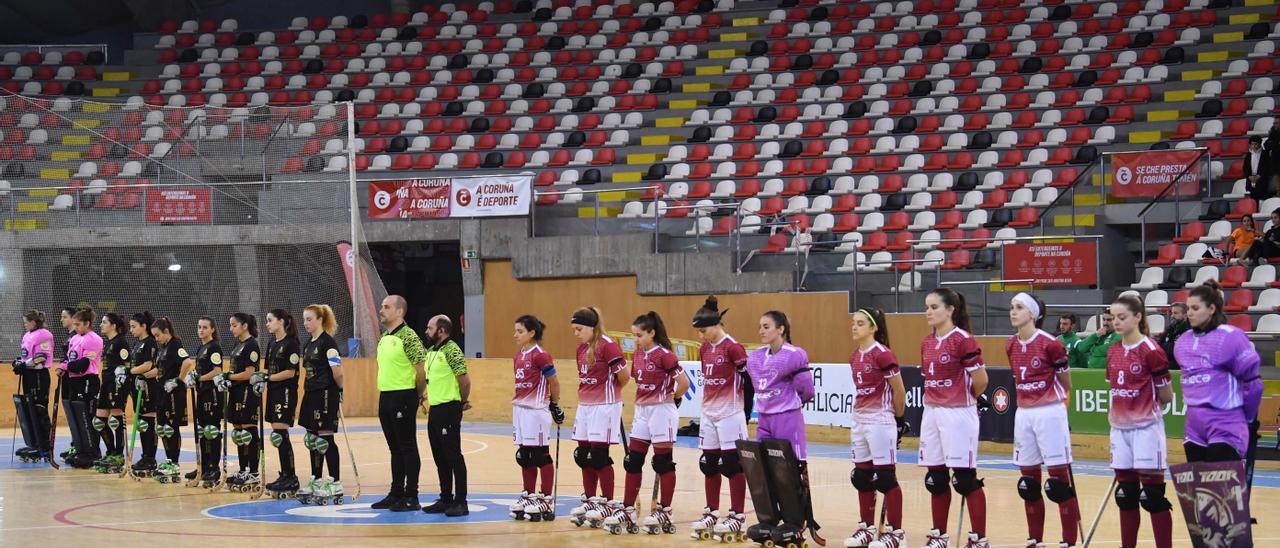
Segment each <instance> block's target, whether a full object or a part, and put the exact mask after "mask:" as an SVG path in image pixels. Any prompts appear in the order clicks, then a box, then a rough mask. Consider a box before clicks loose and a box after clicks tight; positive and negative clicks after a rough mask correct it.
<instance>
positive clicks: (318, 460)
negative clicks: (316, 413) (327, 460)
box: [308, 432, 324, 478]
mask: <svg viewBox="0 0 1280 548" xmlns="http://www.w3.org/2000/svg"><path fill="white" fill-rule="evenodd" d="M308 434H312V433H311V432H308ZM312 435H313V436H314V435H315V434H312ZM310 453H311V476H312V477H315V478H323V477H324V453H321V452H319V451H316V450H315V449H312V450H311V451H310Z"/></svg>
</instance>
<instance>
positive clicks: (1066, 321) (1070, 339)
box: [1058, 312, 1089, 368]
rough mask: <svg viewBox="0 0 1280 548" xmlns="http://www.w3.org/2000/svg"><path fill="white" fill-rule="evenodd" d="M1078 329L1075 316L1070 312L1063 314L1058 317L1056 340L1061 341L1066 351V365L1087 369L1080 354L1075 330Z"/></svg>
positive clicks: (1086, 361)
mask: <svg viewBox="0 0 1280 548" xmlns="http://www.w3.org/2000/svg"><path fill="white" fill-rule="evenodd" d="M1078 329H1080V320H1078V319H1076V315H1075V314H1072V313H1070V312H1063V313H1062V315H1061V316H1058V340H1059V341H1062V346H1063V347H1065V348H1066V349H1067V364H1068V365H1069V366H1071V367H1079V368H1084V367H1088V365H1089V362H1088V360H1086V359H1085V357H1084V354H1081V353H1080V351H1079V349H1078V348H1077V347H1078V346H1080V334H1079V333H1076V330H1078Z"/></svg>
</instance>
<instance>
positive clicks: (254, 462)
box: [245, 426, 262, 474]
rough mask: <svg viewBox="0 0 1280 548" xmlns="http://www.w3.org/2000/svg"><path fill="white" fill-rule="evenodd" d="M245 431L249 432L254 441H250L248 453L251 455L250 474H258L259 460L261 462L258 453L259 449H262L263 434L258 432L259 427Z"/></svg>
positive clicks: (252, 427) (251, 427)
mask: <svg viewBox="0 0 1280 548" xmlns="http://www.w3.org/2000/svg"><path fill="white" fill-rule="evenodd" d="M245 430H248V431H249V435H251V436H253V437H252V439H250V440H249V448H248V450H247V452H248V453H249V472H252V473H254V474H257V473H258V460H259V458H258V451H259V447H262V446H261V443H262V434H261V433H259V432H258V427H257V426H250V427H248V428H246V429H245Z"/></svg>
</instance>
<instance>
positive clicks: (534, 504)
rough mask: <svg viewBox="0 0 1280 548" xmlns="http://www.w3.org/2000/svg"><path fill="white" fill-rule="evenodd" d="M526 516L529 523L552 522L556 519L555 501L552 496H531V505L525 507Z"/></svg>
mask: <svg viewBox="0 0 1280 548" xmlns="http://www.w3.org/2000/svg"><path fill="white" fill-rule="evenodd" d="M524 515H525V517H527V518H529V521H532V522H539V521H551V520H554V519H556V512H555V506H554V501H552V500H551V495H539V494H536V493H535V494H532V495H529V504H528V505H526V506H525V507H524Z"/></svg>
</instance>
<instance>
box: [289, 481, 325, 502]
mask: <svg viewBox="0 0 1280 548" xmlns="http://www.w3.org/2000/svg"><path fill="white" fill-rule="evenodd" d="M318 486H319V480H317V479H316V478H315V476H311V478H310V479H308V480H307V482H306V483H304V484H302V485H300V486H299V487H298V490H297V491H295V492H294V493H293V498H295V499H297V500H298V502H300V503H302V504H311V497H312V495H313V494H314V493H315V491H316V488H317V487H318Z"/></svg>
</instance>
